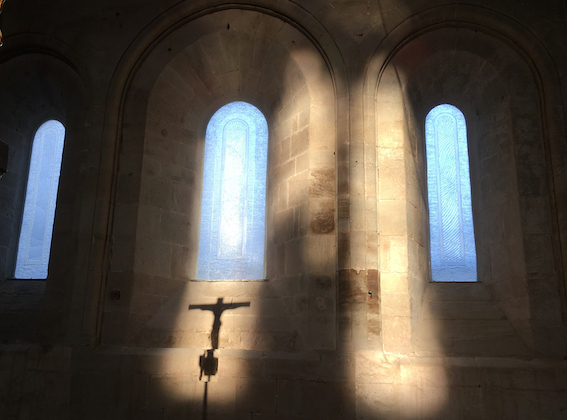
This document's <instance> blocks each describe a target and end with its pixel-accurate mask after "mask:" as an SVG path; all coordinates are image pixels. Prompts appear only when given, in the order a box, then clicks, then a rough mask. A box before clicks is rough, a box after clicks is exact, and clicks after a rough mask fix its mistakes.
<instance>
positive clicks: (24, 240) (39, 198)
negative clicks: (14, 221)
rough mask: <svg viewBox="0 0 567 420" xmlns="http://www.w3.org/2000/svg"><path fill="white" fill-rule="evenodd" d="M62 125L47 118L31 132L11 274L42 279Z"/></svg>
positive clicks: (48, 248) (61, 153)
mask: <svg viewBox="0 0 567 420" xmlns="http://www.w3.org/2000/svg"><path fill="white" fill-rule="evenodd" d="M64 139H65V127H64V126H63V124H61V123H60V122H59V121H55V120H50V121H47V122H45V123H43V124H42V125H41V127H39V128H38V130H37V131H36V133H35V136H34V139H33V145H32V154H31V160H30V170H29V173H28V184H27V189H26V199H25V202H24V215H23V220H22V228H21V230H20V240H19V242H18V255H17V258H16V270H15V274H14V276H15V277H16V278H18V279H46V278H47V268H48V263H49V253H50V251H51V235H52V233H53V222H54V219H55V204H56V202H57V188H58V186H59V173H60V171H61V158H62V155H63V141H64Z"/></svg>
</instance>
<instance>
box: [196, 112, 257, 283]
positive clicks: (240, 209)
mask: <svg viewBox="0 0 567 420" xmlns="http://www.w3.org/2000/svg"><path fill="white" fill-rule="evenodd" d="M267 162H268V123H267V122H266V119H265V118H264V115H263V114H262V113H261V112H260V110H258V108H256V107H255V106H253V105H250V104H248V103H246V102H232V103H230V104H227V105H225V106H223V107H222V108H220V109H219V110H218V111H217V112H216V113H215V114H214V115H213V117H212V118H211V120H210V121H209V124H208V126H207V133H206V140H205V164H204V175H203V197H202V202H201V231H200V237H199V258H198V263H197V277H198V279H200V280H252V279H262V278H263V277H264V242H265V214H266V170H267Z"/></svg>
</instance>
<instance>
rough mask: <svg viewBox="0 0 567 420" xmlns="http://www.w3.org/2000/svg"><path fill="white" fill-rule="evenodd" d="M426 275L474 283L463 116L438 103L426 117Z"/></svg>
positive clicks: (472, 235) (472, 231) (465, 133)
mask: <svg viewBox="0 0 567 420" xmlns="http://www.w3.org/2000/svg"><path fill="white" fill-rule="evenodd" d="M425 143H426V154H427V193H428V199H429V232H430V250H431V277H432V279H433V281H438V282H473V281H477V273H476V248H475V240H474V225H473V217H472V201H471V182H470V171H469V155H468V147H467V127H466V122H465V116H464V115H463V113H462V112H461V111H460V110H459V109H458V108H457V107H455V106H453V105H449V104H443V105H438V106H436V107H435V108H433V109H432V110H431V111H430V112H429V114H427V117H426V119H425Z"/></svg>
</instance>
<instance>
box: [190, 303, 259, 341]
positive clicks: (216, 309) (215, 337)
mask: <svg viewBox="0 0 567 420" xmlns="http://www.w3.org/2000/svg"><path fill="white" fill-rule="evenodd" d="M223 299H224V298H218V299H217V303H216V304H214V305H189V309H200V310H202V311H211V312H212V313H213V315H214V316H215V320H214V321H213V331H212V332H211V344H212V345H213V350H215V349H218V348H219V331H220V327H221V320H220V317H221V315H222V313H223V312H224V311H226V310H229V309H236V308H240V307H243V306H250V302H239V303H233V302H230V303H223Z"/></svg>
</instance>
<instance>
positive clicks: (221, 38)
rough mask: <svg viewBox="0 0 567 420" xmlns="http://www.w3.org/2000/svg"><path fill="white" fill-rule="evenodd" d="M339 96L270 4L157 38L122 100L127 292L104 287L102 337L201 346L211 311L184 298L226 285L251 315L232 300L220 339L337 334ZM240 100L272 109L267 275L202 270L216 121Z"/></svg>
mask: <svg viewBox="0 0 567 420" xmlns="http://www.w3.org/2000/svg"><path fill="white" fill-rule="evenodd" d="M334 98H335V93H334V86H333V80H332V77H331V73H330V70H329V68H328V66H327V64H326V61H325V59H324V58H323V56H322V55H321V53H320V52H319V51H318V50H317V48H315V46H314V45H313V44H312V43H311V41H310V40H309V39H308V38H307V37H306V36H305V35H303V34H302V33H301V32H300V31H299V30H297V29H296V28H295V27H294V26H293V25H292V24H290V23H287V22H285V21H284V20H282V19H279V18H277V17H274V16H269V15H266V14H263V13H261V12H259V11H253V10H235V9H232V10H224V11H218V12H214V13H210V14H207V15H205V16H202V17H198V18H195V19H193V20H191V21H189V22H186V23H184V24H182V25H181V24H180V25H179V26H177V27H176V28H175V29H174V30H172V31H170V32H169V34H168V35H167V36H164V37H163V38H162V39H160V40H159V42H158V41H156V45H155V46H153V49H152V50H151V52H150V53H148V54H147V55H146V56H144V57H142V58H141V59H140V63H139V68H138V69H137V70H136V72H135V73H134V74H133V76H132V77H131V85H130V86H129V88H128V93H127V96H126V99H125V101H124V111H123V117H122V122H121V126H120V131H121V133H120V134H119V136H120V138H121V145H120V152H119V157H118V163H117V168H118V169H117V172H116V175H115V183H116V198H115V202H114V208H113V233H112V238H113V244H112V251H111V261H110V271H109V273H108V279H107V285H106V290H108V291H112V290H120V291H121V298H120V300H115V301H113V300H110V299H108V297H106V299H107V301H106V305H105V312H104V321H103V330H102V342H103V343H106V344H122V345H124V344H125V345H133V346H148V347H194V348H204V347H206V346H207V345H208V344H207V343H208V335H209V333H210V331H207V329H210V325H209V324H210V323H209V322H208V321H206V320H205V321H204V319H208V318H206V316H205V315H203V316H199V315H198V314H196V313H194V312H193V313H189V311H188V310H187V306H188V305H189V304H190V303H191V304H193V303H195V304H197V303H199V304H200V303H214V302H216V300H217V298H219V297H229V298H234V299H235V300H247V301H250V307H249V309H246V310H242V311H243V312H241V313H240V315H241V316H243V317H248V318H247V319H248V320H249V321H250V322H248V321H247V322H240V323H238V322H237V321H238V320H237V319H236V318H234V319H233V318H231V315H230V314H228V315H227V318H226V319H227V323H225V324H223V331H221V338H220V346H221V347H223V346H224V347H228V348H234V349H248V348H253V349H256V350H257V349H259V348H264V349H267V350H287V351H290V350H301V349H310V348H311V349H312V348H333V347H334V346H335V293H336V290H335V288H336V282H335V270H336V267H335V265H336V264H335V256H334V252H333V251H332V250H333V249H334V247H335V244H336V233H335V220H336V215H335V149H336V146H335V145H336V135H335V99H334ZM233 101H245V102H248V103H250V104H252V105H254V106H255V107H257V108H258V109H259V110H260V111H261V112H262V113H263V114H264V115H265V117H266V119H267V122H268V132H269V134H268V136H269V146H268V181H267V200H266V277H267V282H241V283H238V284H235V283H219V282H217V283H215V284H211V283H209V282H192V281H191V280H192V279H194V278H195V270H196V261H197V248H198V243H199V220H200V214H199V212H200V197H201V184H202V171H203V166H202V165H203V155H204V140H205V130H206V126H207V123H208V121H209V119H210V118H211V116H212V115H213V114H214V112H215V111H217V110H218V109H219V108H220V107H221V106H223V105H225V104H227V103H230V102H233ZM107 295H108V294H107ZM223 316H225V315H223ZM228 320H231V321H230V322H228ZM233 321H234V322H233ZM237 324H238V325H237ZM245 324H249V325H250V326H249V327H244V325H245ZM276 325H280V326H279V327H275V326H276ZM281 325H285V328H281ZM223 337H226V338H225V339H223Z"/></svg>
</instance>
